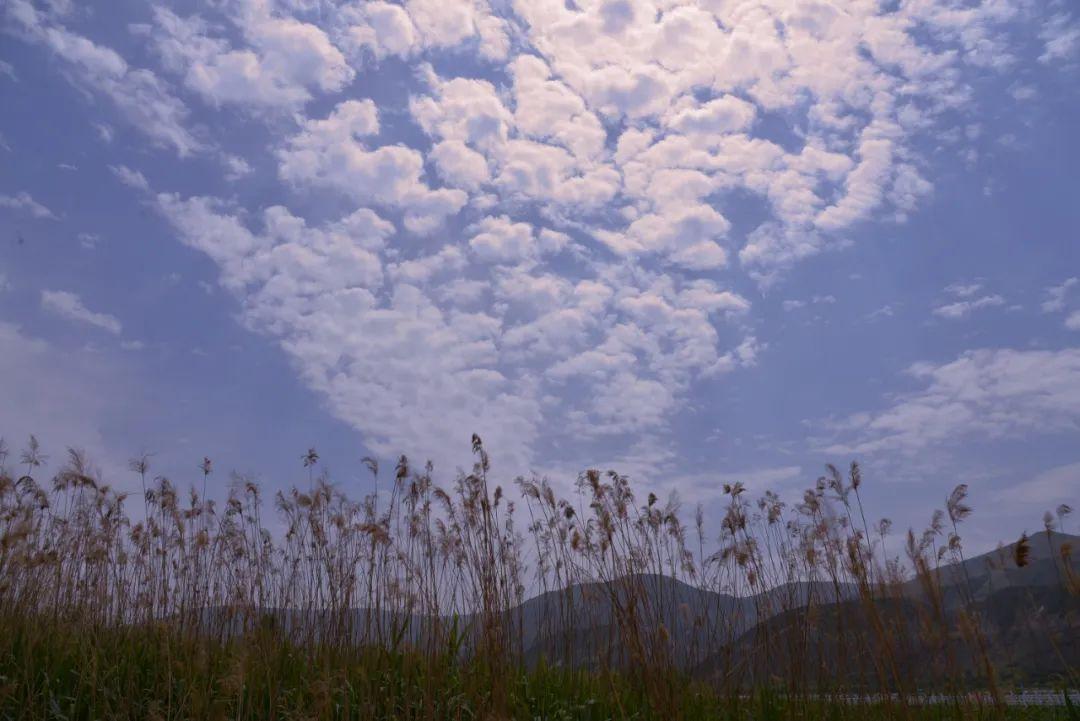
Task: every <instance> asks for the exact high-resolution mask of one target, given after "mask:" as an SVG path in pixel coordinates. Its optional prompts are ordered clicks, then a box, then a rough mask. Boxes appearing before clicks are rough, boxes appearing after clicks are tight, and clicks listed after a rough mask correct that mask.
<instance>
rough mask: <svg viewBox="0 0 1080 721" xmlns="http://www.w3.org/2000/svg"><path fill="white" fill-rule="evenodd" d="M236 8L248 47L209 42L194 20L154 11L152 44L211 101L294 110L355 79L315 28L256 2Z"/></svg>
mask: <svg viewBox="0 0 1080 721" xmlns="http://www.w3.org/2000/svg"><path fill="white" fill-rule="evenodd" d="M241 7H242V10H241V12H240V13H239V16H238V17H237V18H235V20H236V24H237V26H238V28H239V29H240V30H241V31H242V32H243V35H244V38H245V40H247V42H248V44H249V45H248V46H247V47H241V48H238V49H234V48H233V47H232V46H231V44H230V43H229V42H228V41H227V40H224V39H221V38H215V37H211V36H210V35H209V32H210V27H209V26H208V24H207V23H206V22H205V21H203V20H202V19H200V18H198V17H191V18H181V17H179V16H177V15H176V14H175V13H173V12H172V11H171V10H168V9H166V8H163V7H160V6H159V7H155V8H154V18H155V21H156V24H157V30H158V33H157V36H156V38H155V40H156V44H157V48H158V51H159V52H160V53H161V55H162V57H163V59H164V61H165V63H166V64H167V65H168V66H170V67H171V68H173V69H174V70H177V71H180V72H182V73H183V75H184V83H185V85H187V87H188V88H190V89H191V90H193V91H195V92H196V93H198V94H199V95H201V96H202V97H203V98H204V99H206V100H207V101H209V102H210V103H213V104H215V105H221V104H223V103H236V104H239V105H243V106H244V107H251V106H263V107H269V108H276V107H285V108H289V107H295V106H299V105H302V104H304V103H306V102H307V101H308V100H310V99H311V97H312V96H311V92H312V91H313V90H319V91H322V92H336V91H339V90H341V89H342V88H344V87H345V86H346V85H347V84H348V83H349V82H350V81H351V80H352V79H353V77H354V75H355V72H354V71H353V69H352V68H351V67H349V65H348V63H347V62H346V61H345V57H344V56H343V55H342V54H341V51H339V50H338V49H337V48H336V47H335V46H334V45H333V43H331V42H330V39H329V37H327V35H326V33H325V32H323V30H321V29H320V28H318V27H316V26H315V25H311V24H310V23H304V22H300V21H299V20H296V19H295V18H291V17H278V16H276V15H274V14H273V13H272V12H270V10H269V9H268V8H267V6H266V5H265V3H263V2H258V1H256V0H250V1H249V2H247V3H242V4H241Z"/></svg>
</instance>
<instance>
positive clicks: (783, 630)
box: [0, 436, 1080, 719]
mask: <svg viewBox="0 0 1080 721" xmlns="http://www.w3.org/2000/svg"><path fill="white" fill-rule="evenodd" d="M472 449H473V453H474V456H475V465H474V466H473V469H472V471H471V472H469V473H463V474H459V475H458V476H457V477H456V478H455V479H453V481H452V483H450V484H449V485H447V486H445V487H444V486H441V485H439V484H437V483H436V482H435V480H434V477H433V469H432V467H431V465H430V464H428V465H426V466H423V467H419V468H417V467H414V466H413V465H411V464H410V462H409V460H408V459H406V458H405V457H402V458H401V459H400V460H399V461H398V463H397V465H396V467H395V468H394V469H393V470H392V471H391V473H390V474H389V476H390V478H389V479H384V478H383V477H382V475H381V469H380V468H379V467H378V464H377V462H376V461H374V460H372V459H364V465H365V466H366V468H367V470H368V472H370V474H371V476H372V477H373V479H374V487H375V488H380V487H382V488H383V489H384V491H383V492H382V493H381V494H376V493H372V494H369V495H366V496H364V497H362V498H360V499H354V498H352V497H350V496H349V495H348V494H347V493H346V492H345V491H344V490H343V489H342V488H341V487H339V486H337V485H334V484H333V483H331V482H330V480H329V479H328V478H327V477H326V476H325V475H323V474H320V473H319V471H318V464H319V457H318V454H317V452H316V451H315V450H314V449H311V450H310V451H309V452H308V453H306V454H304V456H303V457H302V459H301V460H302V465H303V471H304V475H303V480H302V483H301V484H300V487H298V488H297V487H294V488H293V489H291V490H289V491H282V492H278V493H276V494H274V495H273V497H271V498H267V497H265V496H264V494H263V491H262V489H261V488H260V487H259V485H258V484H257V483H255V482H253V481H251V480H250V479H247V478H245V477H243V476H238V475H233V476H232V477H231V478H230V479H229V481H228V483H227V484H224V483H221V484H220V486H227V495H226V494H224V493H223V494H222V495H224V498H223V500H222V501H221V502H220V503H219V502H217V501H215V500H211V498H210V497H209V496H208V489H209V488H214V487H220V486H219V480H220V479H219V478H218V476H217V473H216V471H215V470H214V467H213V463H212V462H211V460H210V459H204V460H203V462H202V463H201V464H199V465H198V469H197V470H198V475H196V474H194V473H193V479H192V480H193V482H192V483H191V486H190V487H189V488H188V489H186V490H182V489H181V488H180V487H179V486H178V485H177V484H176V483H174V482H173V481H171V480H169V479H167V478H164V477H161V476H157V475H155V474H154V469H153V465H152V458H150V457H149V456H141V457H139V458H136V459H133V460H132V462H131V470H132V472H133V473H134V474H135V475H136V476H137V477H138V479H139V482H140V484H141V485H140V488H141V491H142V495H141V498H129V497H128V496H127V495H125V494H123V493H119V492H117V491H116V490H114V489H113V487H111V486H110V485H109V484H108V483H107V482H106V480H105V479H104V478H102V477H101V474H100V473H98V472H97V471H95V470H94V468H93V467H92V466H91V464H90V463H89V462H88V460H87V459H86V457H85V455H84V454H83V453H81V452H79V451H76V450H69V451H68V452H67V455H66V458H65V459H64V461H63V464H62V466H61V467H60V469H59V470H58V471H56V472H55V473H53V474H52V477H51V479H50V480H49V481H46V480H45V479H46V473H45V469H46V468H47V460H48V459H47V457H46V456H45V454H44V453H43V452H42V449H41V447H40V445H39V444H38V442H37V439H36V438H31V440H30V442H29V444H28V445H27V447H26V449H25V450H24V451H22V452H21V453H20V454H19V455H18V457H15V456H13V455H12V454H11V453H10V452H9V451H8V449H7V448H6V446H3V444H2V442H0V716H2V717H3V718H13V719H15V718H26V719H39V718H57V719H59V718H69V719H75V718H81V719H92V718H132V719H135V718H147V719H150V718H154V719H157V718H161V719H186V718H235V719H255V718H289V719H292V718H296V719H299V718H387V719H389V718H418V719H419V718H424V719H442V718H583V719H586V718H587V719H600V718H661V717H665V718H721V717H723V718H732V719H736V718H739V719H741V718H747V719H749V718H755V719H757V718H760V719H779V718H807V719H817V718H822V719H824V718H829V719H848V718H850V719H856V718H868V717H873V718H1000V717H1003V716H1005V715H1006V714H1008V715H1010V716H1012V717H1016V718H1020V717H1029V716H1030V717H1031V718H1062V719H1065V718H1069V719H1076V715H1075V710H1074V709H1073V708H1072V707H1071V706H1062V707H1060V708H1050V709H1041V710H1031V709H1016V708H1012V709H1010V708H1009V707H1007V706H1006V704H1005V702H1004V696H1003V694H1004V693H1005V691H1007V690H1008V689H1007V688H1003V686H1005V685H1007V682H1008V678H1005V679H1003V678H1002V674H1001V670H1000V669H999V668H998V665H997V664H998V661H999V659H1000V658H1002V644H1003V643H1006V641H1003V639H1007V638H1016V635H1015V633H1013V635H1012V636H1009V635H1008V634H1005V635H1003V634H1002V633H1000V631H1001V630H1002V629H1001V626H1002V623H1001V622H1000V619H998V621H995V620H994V619H993V618H990V616H991V615H992V611H993V608H991V607H989V606H987V604H986V599H987V597H988V596H987V594H988V591H987V589H986V587H985V583H983V582H982V581H980V582H979V583H978V584H976V583H973V581H972V578H971V574H972V572H973V569H971V568H970V566H971V564H970V563H968V564H965V563H964V561H965V560H966V559H965V556H964V551H963V545H962V542H961V536H960V530H961V527H962V524H963V523H964V522H965V520H966V519H967V517H968V516H969V514H970V513H971V509H970V508H969V507H968V505H967V499H966V496H967V489H966V487H965V486H962V485H961V486H958V487H957V488H956V489H955V490H954V491H953V492H952V493H951V494H950V495H949V496H948V498H947V499H946V502H945V507H944V509H942V510H941V511H936V512H934V514H933V516H932V517H931V522H930V524H929V526H928V528H927V529H926V530H925V531H922V532H919V533H917V532H915V531H914V530H911V531H909V532H908V534H907V541H906V546H905V547H904V548H903V550H902V551H901V549H899V548H897V549H891V548H889V547H888V540H889V539H890V538H891V532H890V526H891V523H890V522H889V521H888V520H887V519H882V520H880V521H878V522H876V523H870V522H869V521H868V516H867V511H866V509H865V508H864V507H863V503H862V495H861V492H860V489H861V486H862V476H861V473H860V471H859V467H858V466H857V465H856V464H854V463H853V464H852V465H851V467H850V469H849V470H848V471H847V472H846V473H841V472H840V471H839V470H838V469H837V468H835V467H833V466H828V467H827V472H826V474H825V475H824V476H823V477H822V478H820V479H818V480H817V481H816V483H814V484H813V485H812V487H811V488H809V489H808V490H807V491H806V492H805V494H804V496H803V498H802V501H801V502H800V503H797V504H794V505H788V504H785V503H784V502H782V501H781V499H780V498H779V497H778V496H777V495H776V494H774V493H772V492H765V493H764V495H763V496H762V497H760V498H759V499H757V500H754V501H752V500H751V499H750V498H749V497H748V494H747V491H746V489H745V488H744V487H743V486H742V485H741V484H733V485H728V486H725V487H724V493H725V498H726V505H725V509H724V512H723V514H722V516H721V518H720V527H719V529H717V530H716V531H713V532H711V533H710V532H709V531H707V530H706V528H705V518H704V513H703V511H702V509H701V508H700V507H699V508H697V509H695V511H694V512H692V513H691V514H689V515H690V521H689V522H687V521H686V520H684V515H685V514H684V513H683V509H681V508H680V505H679V503H678V502H677V500H676V499H675V498H670V499H668V500H666V501H665V500H661V499H660V498H658V497H657V496H656V495H654V494H651V493H649V494H646V495H643V496H639V495H638V494H637V492H636V491H635V489H634V487H633V484H632V483H631V481H630V479H628V478H627V477H625V476H622V475H620V474H618V473H615V472H608V473H600V472H598V471H594V470H590V471H586V472H585V473H583V474H581V476H580V477H579V478H578V479H577V481H576V487H575V492H573V493H571V494H570V496H569V497H559V495H558V494H557V493H556V491H555V489H554V487H553V486H552V484H551V483H549V482H548V481H547V480H545V479H536V478H532V479H526V478H518V479H517V480H516V481H515V482H514V484H513V486H511V487H504V486H501V485H498V484H497V483H496V481H495V480H494V479H493V478H492V477H491V466H490V462H489V459H488V455H487V452H486V450H485V449H484V447H483V444H482V442H481V440H480V439H479V438H478V437H476V436H474V437H473V441H472ZM298 466H299V464H298ZM193 470H194V469H193ZM298 470H299V468H298ZM196 484H198V485H199V486H200V489H199V490H197V489H196ZM1070 511H1071V509H1069V508H1068V507H1067V506H1062V507H1060V508H1059V509H1057V514H1056V515H1053V514H1048V516H1047V518H1046V519H1045V533H1046V541H1047V543H1048V544H1049V548H1050V549H1051V550H1052V551H1053V554H1054V555H1053V557H1052V558H1050V559H1049V563H1050V564H1052V566H1053V569H1054V573H1055V574H1056V576H1055V582H1054V583H1053V584H1051V586H1049V591H1048V590H1047V588H1046V587H1043V588H1042V589H1041V590H1040V591H1039V594H1040V595H1039V596H1038V598H1036V597H1035V596H1034V595H1032V594H1031V592H1030V591H1023V590H1022V591H1020V592H1018V593H1019V595H1018V596H1017V597H1016V603H1015V606H1016V608H1018V609H1020V610H1021V616H1022V620H1023V623H1024V624H1026V625H1025V626H1024V628H1029V629H1030V634H1027V635H1025V636H1024V638H1025V639H1028V642H1030V639H1031V638H1038V639H1040V641H1039V645H1038V646H1037V648H1038V653H1039V654H1045V655H1046V658H1047V659H1048V661H1047V663H1046V669H1049V670H1048V671H1047V674H1049V675H1048V676H1047V677H1046V678H1047V679H1049V681H1050V682H1053V683H1056V684H1058V685H1060V686H1062V687H1066V686H1070V685H1071V686H1072V687H1075V686H1076V684H1077V675H1076V671H1075V668H1074V665H1073V664H1074V663H1075V658H1076V644H1077V638H1078V637H1077V636H1076V635H1073V634H1075V633H1076V631H1077V629H1078V628H1080V625H1078V622H1077V598H1078V597H1080V582H1078V578H1077V574H1076V570H1075V569H1076V565H1075V562H1074V561H1073V559H1072V556H1071V554H1072V548H1071V545H1070V544H1069V543H1068V542H1066V541H1063V540H1062V539H1068V537H1067V536H1064V535H1061V534H1058V533H1054V531H1055V528H1056V527H1058V526H1060V525H1061V524H1063V523H1064V522H1065V520H1066V518H1067V516H1068V514H1069V512H1070ZM1030 544H1031V542H1030V541H1029V540H1028V539H1027V537H1026V536H1025V537H1024V538H1023V539H1022V540H1021V542H1019V543H1017V544H1015V546H1014V547H1013V549H1012V550H1011V551H1009V553H1008V554H1005V553H1004V552H1003V553H1001V554H998V556H997V560H996V561H995V562H994V563H995V564H997V565H996V567H995V568H993V569H987V571H988V572H989V573H990V576H989V578H991V579H995V578H996V579H997V582H998V583H999V584H1001V583H1002V580H1001V579H1007V578H1008V577H1009V574H1014V575H1015V574H1016V573H1018V572H1020V571H1022V569H1024V568H1026V567H1028V566H1029V564H1030V558H1029V555H1030V548H1031V545H1030ZM1055 544H1056V545H1055ZM890 554H895V555H890ZM1042 563H1043V564H1044V565H1045V563H1046V559H1042ZM975 570H979V569H975ZM980 573H981V572H980ZM995 574H996V575H995ZM980 578H982V576H981V575H980ZM993 582H994V581H993V580H991V581H990V583H991V589H990V591H991V592H992V591H993V588H992V584H993ZM1047 594H1049V595H1047ZM1048 598H1049V599H1051V602H1052V603H1057V604H1059V605H1061V606H1062V608H1061V609H1059V610H1060V611H1061V613H1060V614H1058V615H1057V616H1053V617H1052V618H1051V617H1049V616H1048V617H1046V618H1042V617H1040V614H1041V613H1042V614H1044V615H1045V604H1046V603H1047V601H1046V599H1048ZM1039 603H1042V604H1043V607H1042V610H1040V606H1039ZM1061 619H1065V620H1064V621H1062V620H1061ZM1009 623H1013V622H1012V621H1011V620H1010V621H1009ZM1013 625H1015V624H1013ZM1025 633H1026V632H1025ZM1003 680H1004V682H1005V683H1003ZM930 692H934V693H936V694H937V695H936V696H935V697H934V698H933V699H932V700H928V698H927V696H926V694H927V693H930ZM972 692H978V693H976V694H972ZM1070 714H1071V715H1070Z"/></svg>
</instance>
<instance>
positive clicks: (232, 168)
mask: <svg viewBox="0 0 1080 721" xmlns="http://www.w3.org/2000/svg"><path fill="white" fill-rule="evenodd" d="M221 160H222V163H223V164H224V165H225V180H228V181H229V182H230V183H235V182H236V181H237V180H240V179H241V178H245V177H247V176H248V175H251V173H252V172H254V170H253V169H252V167H251V165H250V164H249V163H248V161H246V160H244V159H243V158H241V157H240V156H239V155H229V154H226V155H225V156H223V157H222V159H221Z"/></svg>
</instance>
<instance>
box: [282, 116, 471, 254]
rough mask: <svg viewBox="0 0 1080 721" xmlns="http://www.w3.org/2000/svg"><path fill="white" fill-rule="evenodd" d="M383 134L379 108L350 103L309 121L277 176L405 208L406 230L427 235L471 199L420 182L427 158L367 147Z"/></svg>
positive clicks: (398, 147) (284, 157)
mask: <svg viewBox="0 0 1080 721" xmlns="http://www.w3.org/2000/svg"><path fill="white" fill-rule="evenodd" d="M378 130H379V122H378V114H377V111H376V108H375V104H374V103H373V102H371V101H370V100H363V101H360V100H346V101H344V102H342V103H340V104H339V105H338V106H337V107H336V108H334V110H333V111H331V113H330V115H329V116H327V117H326V118H324V119H322V120H317V119H316V120H307V121H306V122H305V123H304V126H303V127H302V129H301V130H300V132H298V133H297V134H296V135H294V136H292V137H291V138H290V139H289V141H288V143H287V145H286V146H285V147H283V148H282V149H280V150H279V151H278V161H279V166H278V173H279V174H280V176H281V178H282V179H283V180H285V181H287V182H290V183H292V184H294V185H296V186H298V187H326V188H331V189H333V190H336V191H338V192H339V193H341V194H343V195H345V196H347V197H350V198H353V199H354V200H356V201H358V202H362V203H367V202H371V201H374V202H375V203H378V204H383V205H387V206H396V207H405V208H406V214H405V226H406V227H407V228H408V229H409V230H411V231H413V232H415V233H421V234H423V233H428V232H431V231H432V230H434V229H435V228H437V227H439V225H440V224H441V223H442V221H443V219H444V218H446V217H447V216H449V215H453V214H455V213H457V212H458V211H459V210H460V209H461V208H462V207H463V206H464V205H465V202H466V200H467V196H466V195H465V193H463V192H462V191H460V190H454V189H438V190H432V189H431V188H429V187H428V186H427V185H426V184H425V183H424V182H423V180H422V179H421V175H422V173H423V171H424V159H423V156H422V155H421V154H420V153H419V152H418V151H416V150H413V149H412V148H409V147H406V146H404V145H387V146H382V147H378V148H374V149H368V146H367V145H365V144H364V143H363V142H362V141H361V140H360V139H361V138H363V137H366V136H371V135H373V134H375V133H377V132H378Z"/></svg>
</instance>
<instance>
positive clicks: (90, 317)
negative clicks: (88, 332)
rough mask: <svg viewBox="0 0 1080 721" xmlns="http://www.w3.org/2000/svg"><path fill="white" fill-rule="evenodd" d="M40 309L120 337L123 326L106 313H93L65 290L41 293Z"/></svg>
mask: <svg viewBox="0 0 1080 721" xmlns="http://www.w3.org/2000/svg"><path fill="white" fill-rule="evenodd" d="M41 307H42V308H43V309H44V310H46V311H48V312H50V313H52V314H53V315H57V316H60V317H61V318H64V319H66V320H70V321H73V322H75V323H82V324H84V325H89V326H93V327H95V328H100V329H101V330H104V331H106V332H108V333H112V334H113V335H120V333H121V332H122V331H123V326H122V325H121V324H120V321H119V320H118V319H117V318H116V317H115V316H111V315H108V314H107V313H95V312H94V311H92V310H90V309H89V308H87V307H86V306H85V305H83V302H82V300H81V299H80V298H79V296H77V295H75V294H74V293H69V292H68V291H66V290H43V291H41Z"/></svg>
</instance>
